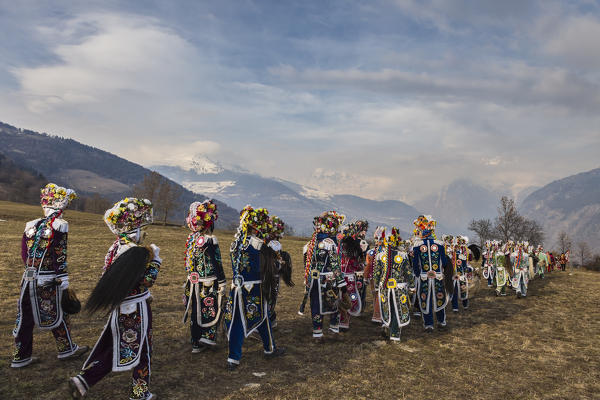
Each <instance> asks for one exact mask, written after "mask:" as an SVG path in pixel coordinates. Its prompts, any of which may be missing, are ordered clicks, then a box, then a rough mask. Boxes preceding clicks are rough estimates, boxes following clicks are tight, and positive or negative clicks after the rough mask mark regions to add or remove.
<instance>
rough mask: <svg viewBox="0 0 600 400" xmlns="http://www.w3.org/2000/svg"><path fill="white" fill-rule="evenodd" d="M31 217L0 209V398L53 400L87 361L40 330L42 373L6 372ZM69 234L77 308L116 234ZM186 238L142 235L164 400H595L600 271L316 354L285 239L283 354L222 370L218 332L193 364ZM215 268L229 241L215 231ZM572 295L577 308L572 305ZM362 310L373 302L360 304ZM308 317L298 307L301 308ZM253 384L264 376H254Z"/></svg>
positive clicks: (360, 322) (88, 340) (95, 393)
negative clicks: (153, 265) (288, 270)
mask: <svg viewBox="0 0 600 400" xmlns="http://www.w3.org/2000/svg"><path fill="white" fill-rule="evenodd" d="M40 214H41V209H40V208H39V207H32V206H25V205H20V204H15V203H7V202H0V219H1V220H5V221H0V288H1V292H0V310H1V314H0V334H1V339H0V354H1V357H2V361H1V362H0V399H61V398H65V394H64V393H65V387H66V382H67V379H68V377H69V376H73V375H75V374H76V373H77V372H78V370H79V368H80V367H81V364H82V363H83V359H81V360H75V361H65V362H61V361H59V360H57V359H56V350H55V347H54V341H53V339H52V335H51V333H49V332H36V333H35V334H34V355H37V356H39V357H40V358H41V360H40V362H39V363H38V364H36V365H33V366H31V367H29V368H25V369H22V370H12V369H10V368H9V367H8V365H9V361H10V357H11V354H12V347H13V338H12V335H11V331H12V328H13V324H14V319H15V313H16V302H17V297H18V290H19V287H18V285H19V280H20V277H21V274H22V272H23V267H22V262H21V260H20V240H21V235H22V231H23V227H24V224H25V222H26V221H27V220H30V219H33V218H37V217H39V216H40ZM66 219H67V220H68V221H69V223H70V231H69V249H68V251H69V253H68V262H69V271H70V276H71V278H70V281H71V286H72V287H73V288H75V289H76V290H77V291H78V294H79V297H80V299H82V301H83V300H85V299H86V298H87V296H88V295H89V293H90V291H91V289H92V288H93V286H94V285H95V283H96V281H97V280H98V278H99V275H100V271H101V267H102V263H103V259H104V254H105V252H106V250H107V249H108V247H109V245H110V244H111V243H112V240H113V238H112V235H111V234H110V232H109V230H108V229H107V228H106V226H105V225H104V223H103V222H102V219H101V216H99V215H93V214H85V213H79V212H74V211H73V212H71V211H67V212H66ZM187 234H188V230H187V229H186V228H183V227H161V226H151V227H150V228H149V235H148V239H149V242H154V243H156V244H157V245H158V246H160V247H161V249H162V251H161V256H162V257H163V260H164V261H163V266H162V269H161V272H160V274H159V277H158V281H157V283H156V285H155V286H154V288H153V289H152V293H153V295H154V298H155V299H154V302H153V304H152V307H153V313H154V352H153V358H152V382H151V390H152V391H153V392H154V393H156V394H157V395H158V396H159V397H160V398H162V399H196V398H198V399H204V398H207V399H217V398H219V399H220V398H223V399H242V398H251V399H259V398H298V399H304V398H328V399H335V398H379V399H433V398H441V399H592V398H600V311H599V305H600V274H597V273H593V272H584V271H576V272H575V273H574V274H573V275H569V274H568V273H566V272H554V273H552V274H549V275H547V278H546V279H545V280H534V281H533V282H531V283H530V292H529V295H528V297H527V298H526V299H516V298H515V297H514V294H513V293H514V292H512V291H511V293H510V295H511V296H507V297H505V298H496V297H495V296H494V295H493V292H492V290H491V289H488V288H487V287H485V288H481V289H480V290H479V291H478V293H477V294H476V295H475V298H474V300H473V301H472V306H471V310H470V311H468V312H461V313H460V314H459V315H449V318H448V323H449V329H448V330H446V331H444V332H440V331H436V332H435V333H433V334H431V335H425V334H424V333H423V329H422V323H421V321H420V320H413V322H412V323H411V325H409V326H408V327H407V328H405V329H404V330H403V333H402V336H403V337H402V342H401V343H400V344H392V343H389V342H386V341H383V340H382V338H381V336H380V330H379V328H378V327H376V326H375V325H373V324H372V323H371V322H370V312H371V309H372V308H371V304H369V305H368V306H367V310H366V314H364V315H363V316H361V317H359V318H353V319H352V320H351V329H350V331H349V332H348V333H345V334H343V335H342V336H341V337H340V338H339V339H337V340H336V339H333V338H331V337H327V338H326V341H325V343H324V344H322V345H316V344H313V343H312V341H311V322H310V318H309V317H308V316H303V317H302V316H299V315H297V313H296V311H297V308H298V304H299V303H300V301H301V299H302V294H303V287H302V276H301V275H302V267H301V251H302V246H303V244H304V243H305V241H306V240H305V239H302V238H286V239H284V240H283V241H282V242H283V247H284V249H287V250H288V251H289V252H290V253H291V254H292V257H293V261H294V265H295V267H296V268H295V272H294V279H295V281H296V283H297V286H296V287H294V288H287V287H285V286H284V287H283V288H282V290H281V294H280V300H279V303H278V321H279V326H278V328H277V329H276V330H275V338H276V342H277V343H278V345H281V346H285V347H286V348H287V350H288V354H287V355H286V356H285V357H282V358H280V359H275V360H265V359H264V358H263V356H262V346H261V345H260V343H259V342H257V341H255V340H251V339H248V340H247V341H246V343H245V345H244V356H243V358H242V365H241V366H240V368H238V370H236V371H235V372H228V371H227V369H226V367H225V361H226V358H227V343H226V340H225V338H224V336H223V335H221V337H220V338H219V344H218V346H217V348H216V349H215V350H214V351H212V352H209V353H201V354H193V355H192V354H191V346H190V345H189V328H188V326H187V325H186V326H184V325H183V324H182V323H181V318H182V313H183V307H182V301H181V297H182V288H181V286H182V284H183V282H184V281H185V276H186V275H185V271H184V268H183V262H182V260H183V247H184V244H185V238H186V235H187ZM217 236H218V237H219V241H220V244H221V249H222V252H223V255H224V261H225V270H226V274H227V276H228V277H229V278H230V277H231V267H230V264H229V262H228V258H227V255H228V247H229V243H230V242H231V238H232V232H217ZM575 296H577V297H575ZM368 298H369V302H370V295H369V297H368ZM307 308H308V307H307ZM104 323H105V319H104V318H103V317H102V316H100V315H98V316H94V317H89V316H87V315H85V314H78V315H76V316H74V318H73V319H72V326H73V331H72V333H73V336H74V337H75V340H76V342H77V343H79V344H86V345H90V346H93V344H94V343H95V340H96V339H97V338H98V335H99V334H100V332H101V330H102V327H103V325H104ZM254 373H264V375H262V374H258V375H262V376H256V375H254ZM129 382H130V374H129V373H120V374H116V373H112V374H110V375H109V376H108V377H107V378H106V379H104V380H103V381H101V382H100V383H99V384H98V385H96V386H95V387H93V388H92V390H91V391H90V393H89V398H90V399H117V398H119V399H123V398H127V394H128V389H129Z"/></svg>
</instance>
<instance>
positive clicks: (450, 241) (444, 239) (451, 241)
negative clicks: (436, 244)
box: [442, 235, 454, 245]
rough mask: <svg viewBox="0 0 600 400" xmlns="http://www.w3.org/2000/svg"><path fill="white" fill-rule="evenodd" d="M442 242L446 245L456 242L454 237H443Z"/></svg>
mask: <svg viewBox="0 0 600 400" xmlns="http://www.w3.org/2000/svg"><path fill="white" fill-rule="evenodd" d="M442 241H443V242H444V244H448V245H452V243H453V242H454V236H452V235H442Z"/></svg>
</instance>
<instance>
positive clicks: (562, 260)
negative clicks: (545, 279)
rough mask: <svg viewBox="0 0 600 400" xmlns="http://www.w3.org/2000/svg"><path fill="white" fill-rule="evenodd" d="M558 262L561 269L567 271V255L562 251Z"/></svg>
mask: <svg viewBox="0 0 600 400" xmlns="http://www.w3.org/2000/svg"><path fill="white" fill-rule="evenodd" d="M558 262H559V264H560V270H561V271H566V270H567V256H566V255H565V253H560V256H559V257H558Z"/></svg>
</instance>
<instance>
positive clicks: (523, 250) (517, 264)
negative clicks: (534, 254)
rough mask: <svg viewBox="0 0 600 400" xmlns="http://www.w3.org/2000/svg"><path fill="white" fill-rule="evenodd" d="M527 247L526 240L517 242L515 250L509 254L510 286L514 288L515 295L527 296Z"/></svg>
mask: <svg viewBox="0 0 600 400" xmlns="http://www.w3.org/2000/svg"><path fill="white" fill-rule="evenodd" d="M527 247H528V243H527V242H525V243H523V242H518V243H517V245H516V247H515V250H514V251H513V252H512V253H511V254H510V262H511V264H512V266H513V276H512V287H513V289H515V290H516V292H517V297H525V296H527V286H528V285H529V255H528V254H527Z"/></svg>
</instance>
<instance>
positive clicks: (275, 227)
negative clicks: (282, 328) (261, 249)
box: [267, 215, 295, 328]
mask: <svg viewBox="0 0 600 400" xmlns="http://www.w3.org/2000/svg"><path fill="white" fill-rule="evenodd" d="M271 226H272V229H271V231H270V232H269V234H268V236H267V246H269V247H270V248H271V249H273V251H275V253H276V254H277V260H276V264H277V267H276V269H275V277H274V281H275V292H274V296H273V298H272V299H271V301H270V302H269V320H270V321H271V328H275V327H277V312H275V306H276V305H277V297H279V288H280V283H281V278H283V282H284V283H285V284H286V285H287V286H289V287H293V286H294V285H295V284H294V281H293V280H292V257H291V256H290V253H288V252H287V251H284V250H282V247H281V242H280V240H281V238H282V237H283V232H284V230H285V223H284V222H283V221H282V220H281V218H279V217H278V216H276V215H273V216H272V217H271Z"/></svg>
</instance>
